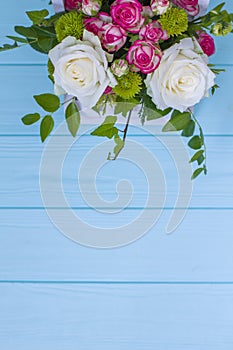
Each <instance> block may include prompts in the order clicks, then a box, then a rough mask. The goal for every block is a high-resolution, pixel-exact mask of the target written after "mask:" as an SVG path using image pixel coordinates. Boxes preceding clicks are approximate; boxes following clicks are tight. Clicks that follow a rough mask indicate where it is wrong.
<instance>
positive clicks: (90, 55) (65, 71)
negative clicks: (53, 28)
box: [49, 30, 117, 108]
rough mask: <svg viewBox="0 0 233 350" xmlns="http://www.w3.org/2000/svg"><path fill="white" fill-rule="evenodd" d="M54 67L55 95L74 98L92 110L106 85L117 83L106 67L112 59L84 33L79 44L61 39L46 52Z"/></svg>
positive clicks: (93, 38)
mask: <svg viewBox="0 0 233 350" xmlns="http://www.w3.org/2000/svg"><path fill="white" fill-rule="evenodd" d="M49 58H50V60H51V61H52V63H53V65H54V68H55V70H54V82H55V87H54V90H55V93H56V94H58V95H61V94H65V93H67V94H70V95H72V96H76V97H77V98H78V100H79V101H80V103H81V106H82V107H84V108H85V107H89V108H91V107H93V106H95V104H96V102H97V101H98V100H99V98H100V97H101V96H102V94H103V92H104V90H105V89H106V87H107V86H108V85H110V86H112V87H114V86H115V85H116V84H117V82H116V80H115V78H114V76H113V74H112V73H111V71H110V68H109V67H108V61H112V55H109V54H108V53H106V52H105V51H104V50H103V49H102V47H101V44H100V40H99V38H98V37H97V36H95V35H94V34H92V33H90V32H88V31H86V30H84V33H83V40H82V41H81V40H77V39H76V38H74V37H71V36H69V37H67V38H65V39H64V40H63V41H62V42H61V43H60V44H58V45H57V46H55V47H54V48H53V49H52V50H50V51H49Z"/></svg>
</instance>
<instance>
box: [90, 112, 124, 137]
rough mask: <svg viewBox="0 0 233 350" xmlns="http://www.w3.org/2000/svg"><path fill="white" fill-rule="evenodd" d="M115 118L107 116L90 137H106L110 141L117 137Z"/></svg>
mask: <svg viewBox="0 0 233 350" xmlns="http://www.w3.org/2000/svg"><path fill="white" fill-rule="evenodd" d="M116 121H117V118H116V117H115V116H107V117H106V118H105V120H104V122H103V123H102V124H101V125H100V126H98V128H96V129H95V130H94V131H92V133H91V135H95V136H102V137H108V138H109V139H111V138H112V137H113V136H114V135H118V129H117V128H116V127H115V123H116Z"/></svg>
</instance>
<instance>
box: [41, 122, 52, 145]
mask: <svg viewBox="0 0 233 350" xmlns="http://www.w3.org/2000/svg"><path fill="white" fill-rule="evenodd" d="M53 127H54V120H53V117H52V116H51V115H46V116H45V117H44V118H43V119H42V121H41V123H40V138H41V141H42V142H44V141H45V140H46V138H47V137H48V136H49V135H50V133H51V131H52V130H53Z"/></svg>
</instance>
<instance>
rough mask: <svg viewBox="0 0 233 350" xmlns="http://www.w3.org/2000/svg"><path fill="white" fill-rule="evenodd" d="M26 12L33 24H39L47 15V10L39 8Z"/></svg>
mask: <svg viewBox="0 0 233 350" xmlns="http://www.w3.org/2000/svg"><path fill="white" fill-rule="evenodd" d="M26 14H27V15H28V17H29V18H30V20H31V21H32V22H33V24H40V23H41V22H42V21H43V20H44V18H45V17H47V16H48V15H49V11H48V10H40V11H27V12H26Z"/></svg>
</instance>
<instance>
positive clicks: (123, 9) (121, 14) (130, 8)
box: [110, 0, 145, 33]
mask: <svg viewBox="0 0 233 350" xmlns="http://www.w3.org/2000/svg"><path fill="white" fill-rule="evenodd" d="M142 10H143V7H142V5H141V4H140V2H139V1H138V0H130V1H129V0H116V1H114V3H113V4H112V5H111V7H110V13H111V16H112V19H113V22H115V23H117V24H119V25H120V26H121V27H122V28H124V29H125V30H126V31H128V32H130V33H138V32H139V30H140V28H141V26H142V25H143V23H144V20H145V18H144V17H143V16H142Z"/></svg>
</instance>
